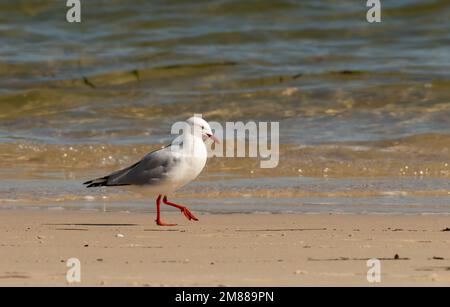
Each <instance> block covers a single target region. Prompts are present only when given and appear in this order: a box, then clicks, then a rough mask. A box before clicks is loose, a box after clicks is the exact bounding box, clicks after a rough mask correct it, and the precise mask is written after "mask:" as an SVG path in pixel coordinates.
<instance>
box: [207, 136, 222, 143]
mask: <svg viewBox="0 0 450 307" xmlns="http://www.w3.org/2000/svg"><path fill="white" fill-rule="evenodd" d="M206 135H207V136H208V137H209V138H210V139H211V140H213V141H214V143H217V144H220V141H219V139H218V138H217V137H216V136H215V135H214V134H209V133H207V134H206Z"/></svg>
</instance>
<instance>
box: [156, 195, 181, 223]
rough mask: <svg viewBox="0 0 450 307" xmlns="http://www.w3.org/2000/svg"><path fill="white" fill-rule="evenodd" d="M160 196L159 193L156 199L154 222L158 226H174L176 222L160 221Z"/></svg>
mask: <svg viewBox="0 0 450 307" xmlns="http://www.w3.org/2000/svg"><path fill="white" fill-rule="evenodd" d="M161 196H162V195H159V196H158V198H157V199H156V224H157V225H158V226H176V225H177V224H166V223H164V222H162V221H161V209H160V206H161Z"/></svg>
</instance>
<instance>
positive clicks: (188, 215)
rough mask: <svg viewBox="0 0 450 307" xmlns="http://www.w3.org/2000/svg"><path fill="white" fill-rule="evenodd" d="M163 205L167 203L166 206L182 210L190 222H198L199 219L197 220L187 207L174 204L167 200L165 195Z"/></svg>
mask: <svg viewBox="0 0 450 307" xmlns="http://www.w3.org/2000/svg"><path fill="white" fill-rule="evenodd" d="M163 203H165V204H166V205H169V206H172V207H175V208H178V209H180V210H181V212H183V214H184V216H185V217H186V218H187V219H188V220H194V221H198V218H196V217H195V215H194V214H192V212H191V211H190V210H189V209H188V208H187V207H184V206H180V205H177V204H175V203H173V202H170V201H168V200H167V196H165V195H164V198H163Z"/></svg>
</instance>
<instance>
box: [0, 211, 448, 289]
mask: <svg viewBox="0 0 450 307" xmlns="http://www.w3.org/2000/svg"><path fill="white" fill-rule="evenodd" d="M198 216H199V218H200V221H199V222H189V221H187V220H185V219H183V217H182V215H181V214H178V213H175V212H170V213H165V214H164V217H165V220H166V221H168V222H178V223H179V224H180V225H179V226H177V227H173V228H164V227H157V226H155V225H154V222H153V218H154V217H153V215H149V214H137V213H100V212H70V211H50V210H3V211H1V212H0V234H1V247H0V259H1V260H0V285H38V286H47V285H60V286H64V285H68V283H67V281H66V271H67V269H68V268H67V267H66V260H67V259H69V258H72V257H75V258H78V259H79V260H80V262H81V283H78V284H76V285H81V286H83V285H94V286H95V285H99V286H100V285H107V286H108V285H114V286H116V285H125V286H140V285H149V286H160V285H170V286H216V285H224V286H300V285H350V286H352V285H362V286H366V285H382V286H383V285H447V286H448V285H450V232H449V231H443V229H445V228H447V227H450V217H449V216H442V215H441V216H393V215H392V216H385V215H384V216H382V215H328V214H320V215H300V214H267V215H262V214H260V215H257V214H254V215H243V214H230V215H219V214H218V215H214V214H212V215H207V214H199V215H198ZM119 234H120V235H119ZM118 235H119V236H118ZM396 254H397V255H398V258H399V259H395V258H396V257H395V255H396ZM369 258H379V259H381V283H379V284H370V283H368V282H367V270H368V269H369V268H368V267H367V259H369Z"/></svg>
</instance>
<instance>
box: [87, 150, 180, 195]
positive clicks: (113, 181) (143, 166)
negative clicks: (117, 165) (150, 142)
mask: <svg viewBox="0 0 450 307" xmlns="http://www.w3.org/2000/svg"><path fill="white" fill-rule="evenodd" d="M178 162H179V158H177V157H175V156H174V155H173V154H172V152H171V150H170V148H168V147H166V148H163V149H161V150H158V151H154V152H151V153H149V154H147V155H146V156H145V157H144V158H143V159H142V160H141V161H139V162H137V163H135V164H133V165H131V166H130V167H127V168H125V169H122V170H119V171H116V172H114V173H112V174H110V175H108V176H105V177H102V178H98V179H95V180H91V181H88V182H85V184H88V186H87V187H94V186H117V185H148V184H149V185H153V184H158V183H160V182H162V181H164V179H165V178H167V174H168V172H169V171H170V170H172V169H173V167H175V165H177V163H178Z"/></svg>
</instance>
